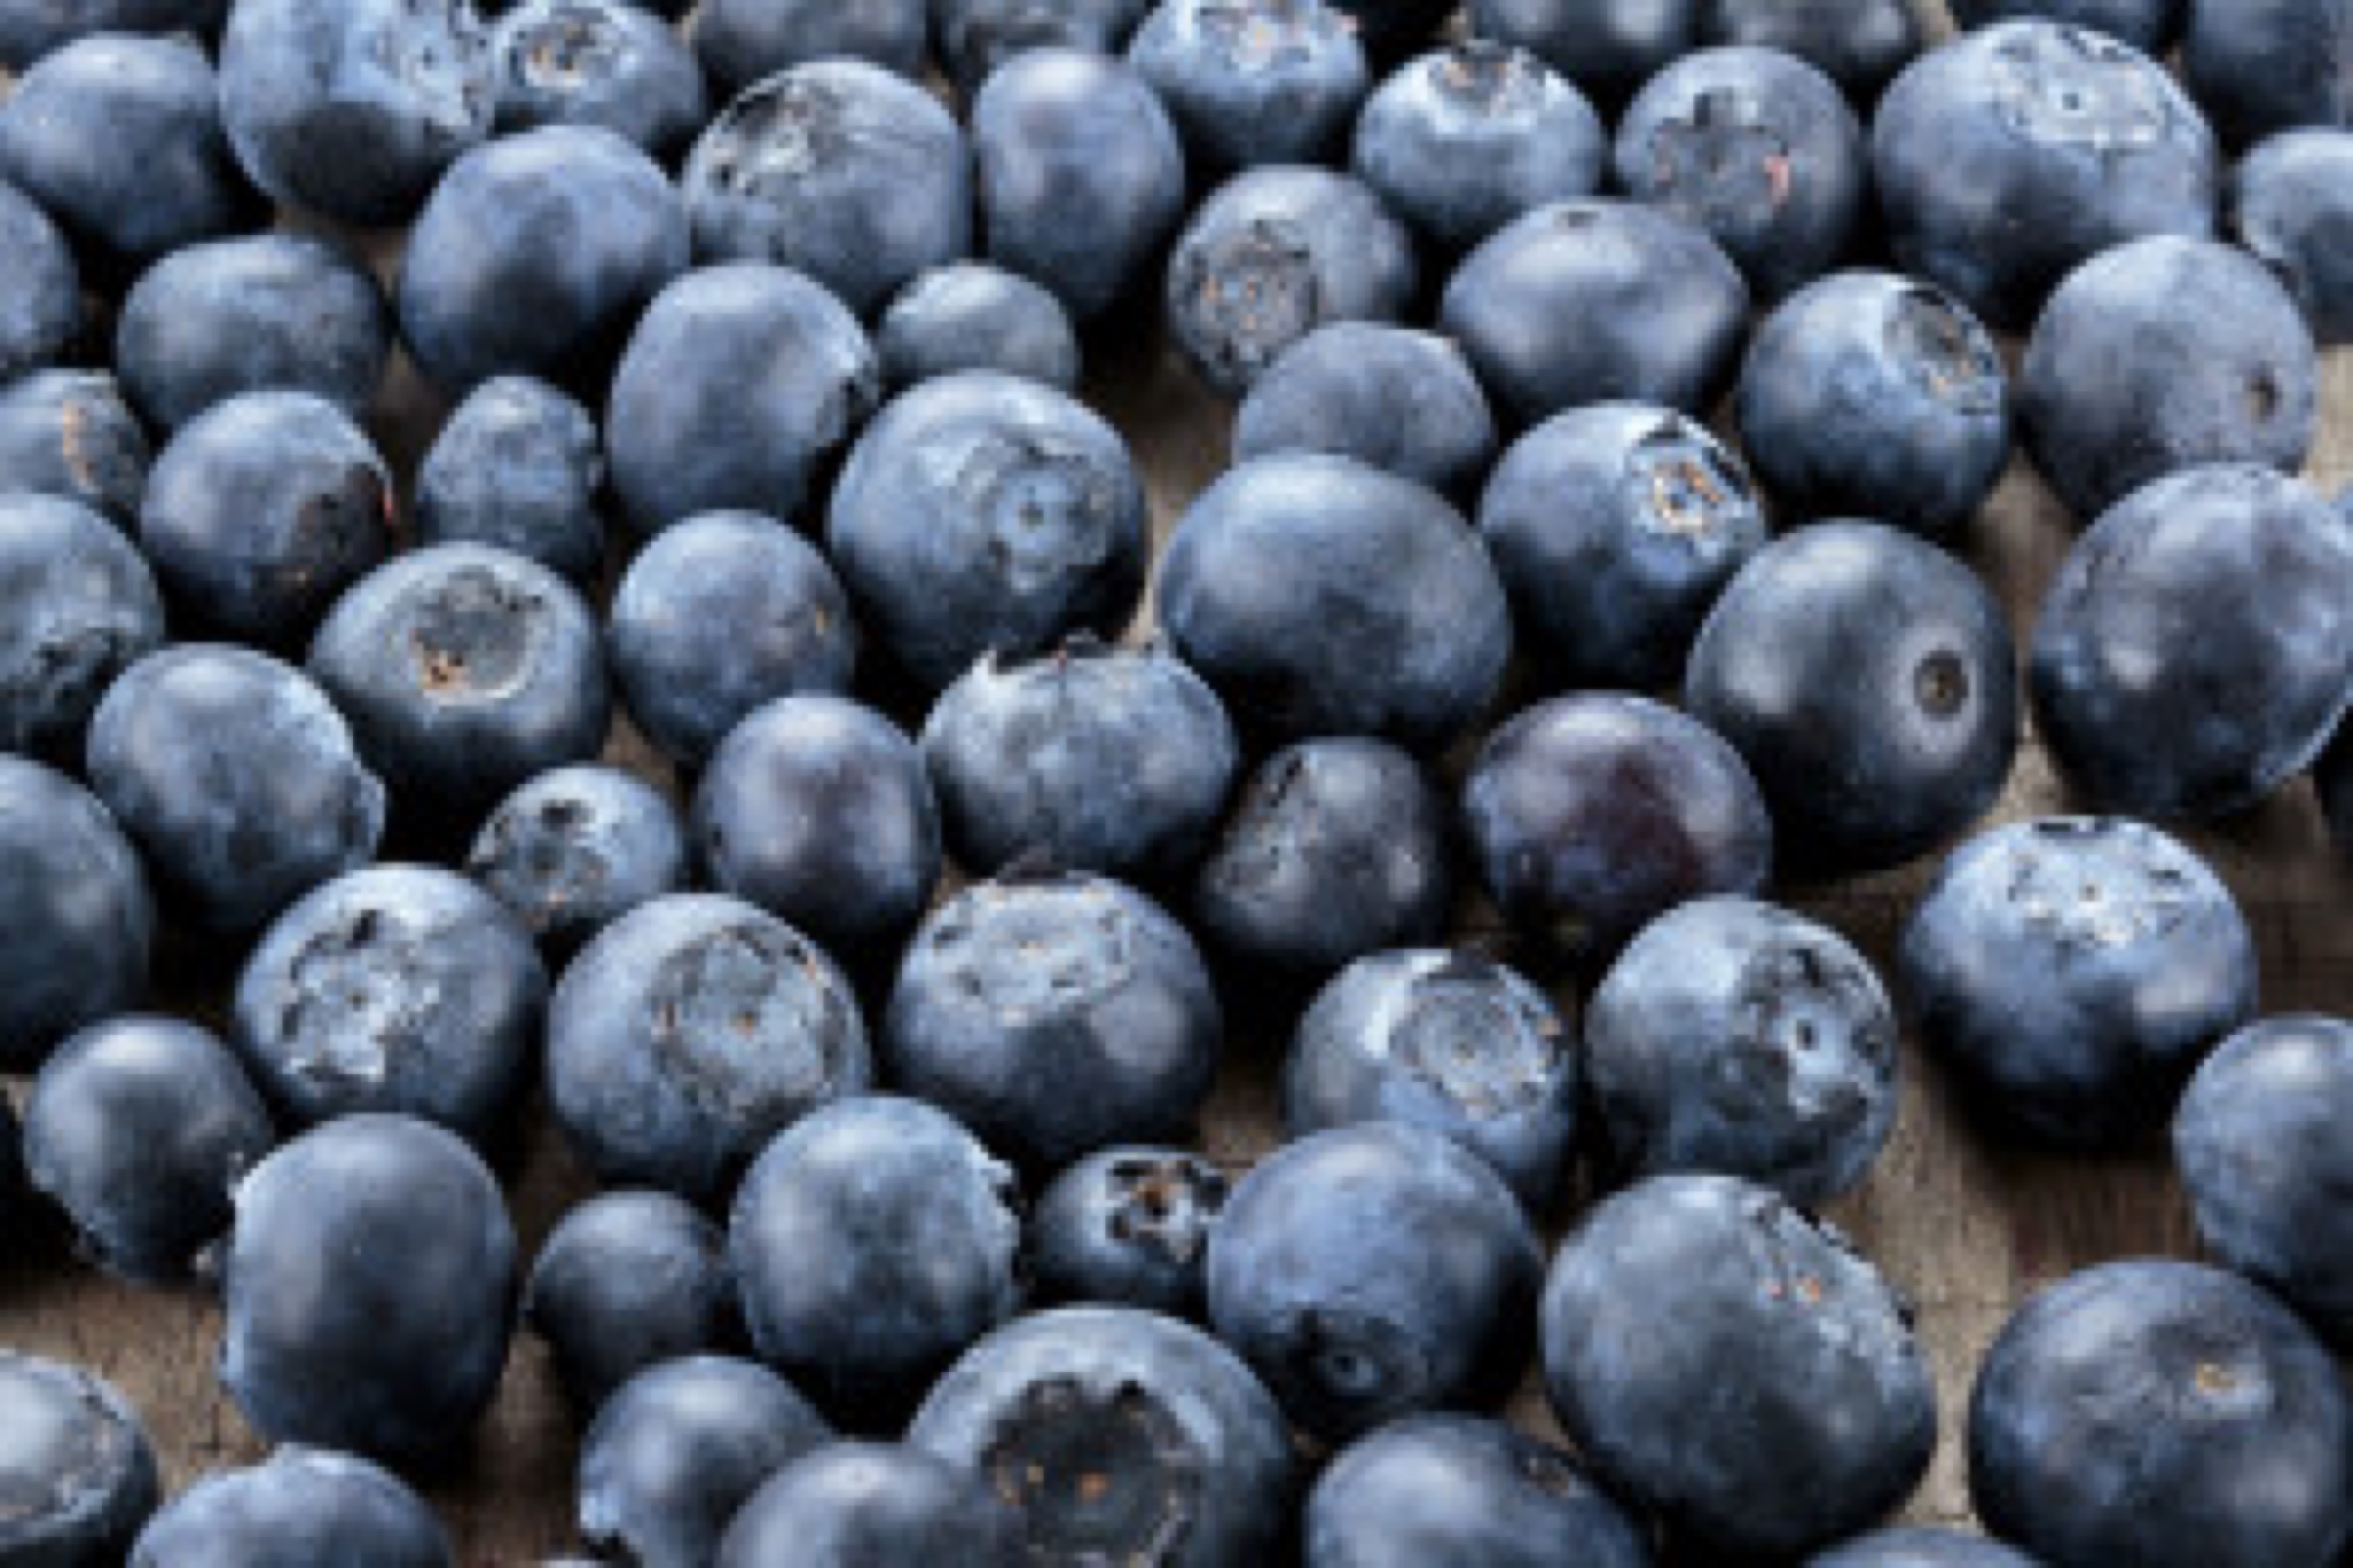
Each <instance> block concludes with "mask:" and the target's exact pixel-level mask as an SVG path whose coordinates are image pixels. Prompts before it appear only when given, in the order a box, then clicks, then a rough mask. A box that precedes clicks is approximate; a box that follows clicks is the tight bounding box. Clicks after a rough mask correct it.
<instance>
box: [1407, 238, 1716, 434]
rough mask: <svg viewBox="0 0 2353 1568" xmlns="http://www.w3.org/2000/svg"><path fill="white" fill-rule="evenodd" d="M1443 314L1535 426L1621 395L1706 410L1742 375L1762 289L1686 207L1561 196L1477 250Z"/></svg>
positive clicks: (1486, 375) (1492, 384) (1507, 401)
mask: <svg viewBox="0 0 2353 1568" xmlns="http://www.w3.org/2000/svg"><path fill="white" fill-rule="evenodd" d="M1439 315H1440V325H1441V326H1442V327H1443V329H1444V331H1446V332H1447V333H1448V334H1449V335H1450V336H1451V337H1453V338H1454V339H1456V340H1457V341H1458V342H1461V344H1462V347H1463V351H1464V352H1465V353H1468V354H1469V355H1470V356H1471V363H1472V365H1474V366H1476V367H1477V369H1478V372H1479V374H1480V377H1481V379H1482V380H1483V381H1484V382H1485V383H1486V384H1487V390H1488V392H1489V393H1490V394H1492V395H1493V396H1494V398H1495V400H1496V402H1497V403H1498V404H1500V405H1503V406H1504V408H1505V409H1506V410H1508V411H1509V412H1510V414H1511V415H1512V416H1513V417H1514V418H1515V419H1516V420H1518V421H1519V422H1521V423H1522V424H1527V425H1533V424H1535V423H1536V422H1537V421H1538V420H1541V419H1543V418H1545V417H1546V416H1549V415H1553V414H1556V413H1558V412H1560V411H1561V410H1562V409H1565V408H1570V407H1574V406H1576V405H1580V404H1587V403H1604V402H1608V401H1610V400H1612V399H1626V400H1630V401H1635V402H1644V403H1660V404H1664V405H1667V406H1669V407H1672V408H1682V409H1686V410H1692V411H1696V410H1697V409H1698V408H1699V407H1700V406H1701V405H1703V404H1704V403H1706V402H1708V401H1709V400H1710V399H1712V398H1713V397H1714V396H1715V393H1716V392H1717V390H1718V389H1719V388H1720V387H1721V386H1722V384H1724V383H1725V381H1726V380H1727V379H1728V378H1729V377H1730V374H1731V373H1732V368H1733V364H1734V360H1735V356H1736V355H1737V353H1739V350H1740V335H1741V331H1742V330H1743V328H1744V327H1745V326H1746V321H1747V316H1748V291H1747V289H1746V287H1744V286H1743V284H1742V283H1741V280H1740V269H1739V268H1736V267H1735V266H1734V265H1733V264H1732V261H1731V258H1728V257H1726V256H1725V254H1724V252H1723V251H1722V250H1720V249H1719V248H1717V247H1716V244H1715V240H1713V239H1711V238H1710V237H1708V235H1707V233H1706V231H1705V230H1704V229H1702V228H1700V227H1698V226H1696V225H1694V224H1692V223H1689V222H1687V221H1685V220H1684V219H1683V218H1681V217H1678V216H1675V215H1674V214H1672V213H1668V212H1662V211H1659V210H1657V209H1655V208H1651V207H1646V206H1637V205H1633V204H1631V203H1627V202H1615V201H1584V202H1556V203H1555V204H1553V205H1550V206H1542V207H1537V208H1535V209H1534V210H1532V211H1530V212H1527V213H1525V214H1523V215H1522V216H1520V217H1518V218H1516V219H1514V221H1512V222H1511V223H1509V224H1507V225H1505V226H1504V227H1503V228H1501V229H1499V230H1497V231H1496V233H1495V234H1494V235H1493V237H1490V238H1489V239H1488V240H1487V241H1486V242H1485V243H1484V244H1482V245H1481V246H1480V247H1479V248H1478V249H1476V250H1474V251H1472V253H1471V254H1470V256H1469V257H1468V258H1465V259H1464V261H1463V263H1462V265H1461V267H1459V268H1456V269H1455V272H1454V276H1453V277H1452V278H1451V279H1449V280H1448V282H1447V285H1446V292H1445V296H1444V298H1443V300H1442V301H1441V303H1440V310H1439Z"/></svg>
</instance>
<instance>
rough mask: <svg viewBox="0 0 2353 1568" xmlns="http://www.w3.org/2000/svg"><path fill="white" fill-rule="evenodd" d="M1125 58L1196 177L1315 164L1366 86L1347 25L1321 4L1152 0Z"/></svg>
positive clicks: (1327, 153)
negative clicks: (1165, 117) (1163, 111)
mask: <svg viewBox="0 0 2353 1568" xmlns="http://www.w3.org/2000/svg"><path fill="white" fill-rule="evenodd" d="M1127 58H1128V62H1129V63H1130V64H1132V65H1134V67H1135V68H1136V70H1137V71H1138V72H1139V73H1140V74H1141V75H1142V76H1143V78H1144V79H1145V81H1147V82H1149V83H1150V84H1151V85H1152V89H1153V90H1154V91H1155V92H1156V93H1158V94H1159V95H1160V100H1161V101H1162V102H1163V103H1166V105H1167V106H1168V112H1169V114H1170V115H1171V116H1172V117H1173V118H1174V119H1175V120H1176V128H1177V130H1178V131H1179V132H1182V133H1183V135H1184V138H1185V144H1186V148H1187V151H1188V152H1189V153H1191V154H1192V156H1193V161H1194V166H1195V168H1196V170H1197V171H1198V172H1208V171H1211V170H1219V169H1234V168H1242V167H1247V166H1248V165H1250V164H1252V163H1324V162H1326V161H1328V160H1329V158H1330V157H1331V155H1332V154H1333V153H1335V151H1337V149H1338V147H1339V144H1340V142H1341V139H1342V138H1343V137H1344V136H1345V135H1346V134H1347V131H1348V127H1349V125H1350V124H1351V123H1352V122H1354V121H1355V120H1356V107H1357V105H1358V104H1360V103H1362V102H1363V101H1364V97H1365V93H1366V90H1367V89H1369V88H1370V87H1371V85H1372V81H1371V76H1370V72H1369V69H1368V68H1367V67H1366V63H1365V50H1364V46H1363V45H1362V44H1360V43H1358V42H1357V41H1356V26H1355V24H1354V21H1353V19H1352V18H1351V17H1349V16H1346V15H1345V13H1343V12H1341V11H1340V10H1338V9H1337V8H1335V7H1334V6H1331V5H1326V4H1324V0H1240V4H1235V3H1234V0H1161V4H1159V5H1155V6H1154V7H1153V9H1152V12H1151V14H1150V15H1149V16H1145V19H1144V25H1143V26H1140V27H1138V28H1137V29H1136V31H1135V37H1134V38H1133V39H1132V40H1131V41H1130V42H1129V44H1128V48H1127Z"/></svg>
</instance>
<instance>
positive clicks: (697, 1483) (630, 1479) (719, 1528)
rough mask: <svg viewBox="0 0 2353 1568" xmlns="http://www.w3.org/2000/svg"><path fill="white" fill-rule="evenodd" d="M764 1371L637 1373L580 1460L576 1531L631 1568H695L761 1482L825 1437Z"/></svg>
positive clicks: (659, 1368) (684, 1367)
mask: <svg viewBox="0 0 2353 1568" xmlns="http://www.w3.org/2000/svg"><path fill="white" fill-rule="evenodd" d="M830 1436H832V1434H831V1432H830V1431H829V1430H828V1428H827V1426H826V1424H825V1422H824V1420H823V1418H822V1417H820V1416H819V1415H818V1413H817V1412H816V1411H815V1410H813V1409H811V1408H810V1407H809V1405H808V1402H807V1400H805V1399H803V1398H802V1397H801V1396H800V1395H799V1394H797V1393H795V1392H794V1391H793V1389H792V1388H791V1386H790V1385H789V1384H786V1383H785V1382H784V1380H783V1379H781V1378H779V1377H777V1376H776V1374H775V1373H772V1372H770V1371H768V1370H767V1369H766V1368H765V1367H763V1366H760V1365H757V1364H755V1363H752V1362H747V1361H737V1360H734V1359H733V1358H730V1357H726V1356H709V1355H704V1356H687V1357H684V1358H682V1359H680V1360H677V1361H669V1362H662V1363H658V1364H656V1365H654V1366H651V1367H649V1368H647V1369H646V1370H645V1371H644V1372H641V1373H638V1374H637V1376H635V1377H633V1378H631V1379H630V1380H629V1381H628V1382H627V1383H625V1384H622V1385H621V1387H620V1389H619V1390H618V1391H617V1392H616V1393H615V1394H614V1395H613V1397H612V1398H610V1399H608V1400H607V1401H606V1402H605V1405H604V1408H603V1409H601V1410H599V1411H598V1412H597V1413H596V1422H595V1424H594V1425H592V1426H590V1427H589V1428H588V1436H586V1438H585V1439H584V1440H583V1441H582V1444H581V1450H580V1533H581V1534H582V1535H583V1536H585V1537H586V1538H587V1540H588V1542H590V1544H592V1545H594V1546H596V1547H598V1548H601V1549H604V1550H607V1551H609V1552H614V1553H616V1554H617V1555H618V1557H619V1558H620V1559H621V1560H622V1561H624V1562H628V1563H635V1564H638V1568H702V1565H703V1564H707V1563H710V1562H711V1561H712V1553H714V1552H717V1550H718V1548H719V1538H720V1536H721V1535H722V1534H723V1533H724V1531H726V1529H727V1521H729V1520H731V1519H733V1517H734V1516H735V1512H736V1510H738V1509H739V1508H741V1507H742V1506H743V1505H744V1501H745V1500H747V1499H748V1498H750V1497H751V1496H752V1495H753V1494H754V1492H756V1491H758V1490H759V1489H760V1485H761V1483H762V1482H764V1481H765V1480H766V1479H768V1478H769V1477H770V1476H772V1475H774V1474H775V1473H776V1471H777V1470H779V1469H781V1468H783V1467H784V1466H786V1464H788V1463H790V1462H791V1461H792V1460H794V1459H797V1458H799V1457H800V1456H802V1455H803V1454H806V1453H807V1452H809V1451H810V1450H811V1449H813V1448H817V1447H820V1446H822V1445H823V1444H824V1443H825V1442H826V1441H827V1440H828V1438H829V1437H830Z"/></svg>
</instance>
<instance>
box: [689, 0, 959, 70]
mask: <svg viewBox="0 0 2353 1568" xmlns="http://www.w3.org/2000/svg"><path fill="white" fill-rule="evenodd" d="M924 9H925V7H924V0H704V5H703V6H702V14H701V15H700V16H697V17H696V18H695V23H694V53H695V58H697V59H699V60H701V61H702V68H703V69H704V70H706V71H708V72H710V73H711V79H712V81H713V82H714V83H715V84H716V85H717V86H719V87H720V88H721V89H724V90H725V91H728V92H740V91H741V90H743V89H744V88H747V87H749V86H751V85H752V84H753V83H754V82H756V81H761V80H764V79H766V78H769V77H772V76H775V75H776V73H777V72H779V71H784V70H791V69H797V68H799V67H802V66H805V65H808V64H810V63H812V62H815V61H818V60H856V61H859V62H860V63H865V64H871V65H875V66H879V67H881V68H884V69H887V70H892V71H895V72H897V73H898V74H900V75H901V76H908V77H914V76H921V75H922V74H923V44H924V40H925V37H926V35H927V34H928V32H929V30H930V29H929V22H930V18H929V17H928V16H925V15H924Z"/></svg>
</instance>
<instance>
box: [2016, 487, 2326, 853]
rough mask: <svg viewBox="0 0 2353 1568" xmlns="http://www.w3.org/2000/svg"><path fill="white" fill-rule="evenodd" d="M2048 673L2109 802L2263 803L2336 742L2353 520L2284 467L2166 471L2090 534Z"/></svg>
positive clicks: (2049, 706)
mask: <svg viewBox="0 0 2353 1568" xmlns="http://www.w3.org/2000/svg"><path fill="white" fill-rule="evenodd" d="M2186 614H2194V615H2195V616H2197V620H2196V623H2195V624H2196V625H2197V626H2198V635H2197V636H2196V637H2183V636H2181V635H2180V632H2179V627H2180V626H2183V625H2184V624H2186V623H2184V622H2183V621H2182V620H2181V618H2180V617H2181V616H2184V615H2186ZM2032 674H2033V690H2034V707H2035V715H2036V718H2037V719H2038V721H2040V724H2041V728H2042V734H2043V736H2044V738H2045V739H2046V740H2047V741H2048V742H2049V743H2050V747H2051V751H2052V755H2053V756H2054V757H2055V758H2056V760H2057V761H2058V763H2059V764H2060V766H2061V767H2062V768H2063V770H2064V771H2065V772H2066V773H2067V775H2068V777H2069V778H2070V780H2071V782H2072V783H2073V785H2074V787H2075V789H2076V792H2077V793H2078V794H2079V795H2081V796H2082V798H2084V800H2085V801H2087V802H2089V803H2091V804H2092V805H2094V806H2097V807H2098V808H2100V809H2102V810H2111V811H2127V812H2131V813H2134V814H2136V815H2138V816H2155V817H2159V818H2171V817H2213V816H2222V815H2225V814H2227V813H2230V812H2233V811H2238V810H2241V809H2242V808H2244V807H2247V806H2251V805H2254V804H2255V803H2257V802H2258V801H2261V800H2262V799H2263V798H2264V797H2265V796H2266V795H2270V794H2271V793H2272V792H2273V791H2274V789H2276V788H2277V787H2279V785H2280V784H2283V783H2284V782H2285V781H2286V780H2287V779H2288V778H2289V777H2290V776H2292V775H2293V774H2295V773H2297V772H2299V771H2301V770H2302V769H2303V768H2304V767H2305V766H2306V764H2308V763H2310V762H2311V761H2312V759H2313V758H2314V757H2315V756H2316V755H2317V754H2318V753H2319V752H2320V749H2321V747H2322V746H2323V745H2324V744H2325V743H2326V742H2327V739H2328V736H2329V733H2330V731H2332V730H2334V729H2335V727H2336V725H2337V717H2338V715H2339V714H2341V713H2342V712H2343V711H2344V710H2345V706H2346V700H2347V698H2348V694H2353V535H2348V533H2347V531H2346V529H2345V525H2344V521H2343V520H2342V519H2341V518H2340V517H2339V516H2338V515H2337V513H2336V512H2335V511H2334V510H2332V509H2331V508H2330V507H2329V505H2328V504H2327V501H2326V500H2323V499H2322V498H2321V497H2320V495H2319V494H2318V493H2317V492H2316V491H2315V490H2313V489H2310V488H2308V487H2307V486H2306V485H2305V484H2303V483H2302V482H2301V481H2299V480H2296V479H2289V478H2286V477H2285V476H2284V475H2281V474H2278V473H2274V471H2272V470H2271V469H2268V468H2238V467H2220V468H2191V469H2188V470H2186V471H2184V472H2182V473H2179V474H2175V475H2172V476H2169V477H2168V478H2166V479H2160V480H2158V482H2157V483H2155V484H2152V485H2149V486H2147V488H2146V489H2140V490H2137V491H2136V492H2135V493H2134V494H2133V495H2131V496H2130V497H2128V498H2126V500H2124V501H2123V502H2122V503H2121V504H2120V505H2118V506H2116V508H2114V509H2113V510H2110V511H2109V512H2108V513H2107V514H2106V515H2105V517H2103V518H2101V519H2100V521H2098V522H2097V523H2096V524H2094V526H2093V528H2092V530H2091V531H2089V532H2087V533H2085V534H2084V536H2083V538H2082V539H2080V540H2078V541H2077V542H2076V544H2075V548H2074V549H2073V551H2072V552H2070V553H2069V555H2068V557H2067V560H2066V563H2064V564H2063V566H2062V567H2061V568H2060V571H2059V575H2058V578H2057V580H2056V581H2055V582H2054V583H2053V584H2052V587H2051V591H2050V595H2049V596H2048V597H2047V598H2046V599H2045V600H2044V601H2043V605H2042V619H2041V621H2040V622H2039V623H2038V624H2037V625H2036V626H2035V628H2034V647H2033V661H2032Z"/></svg>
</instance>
